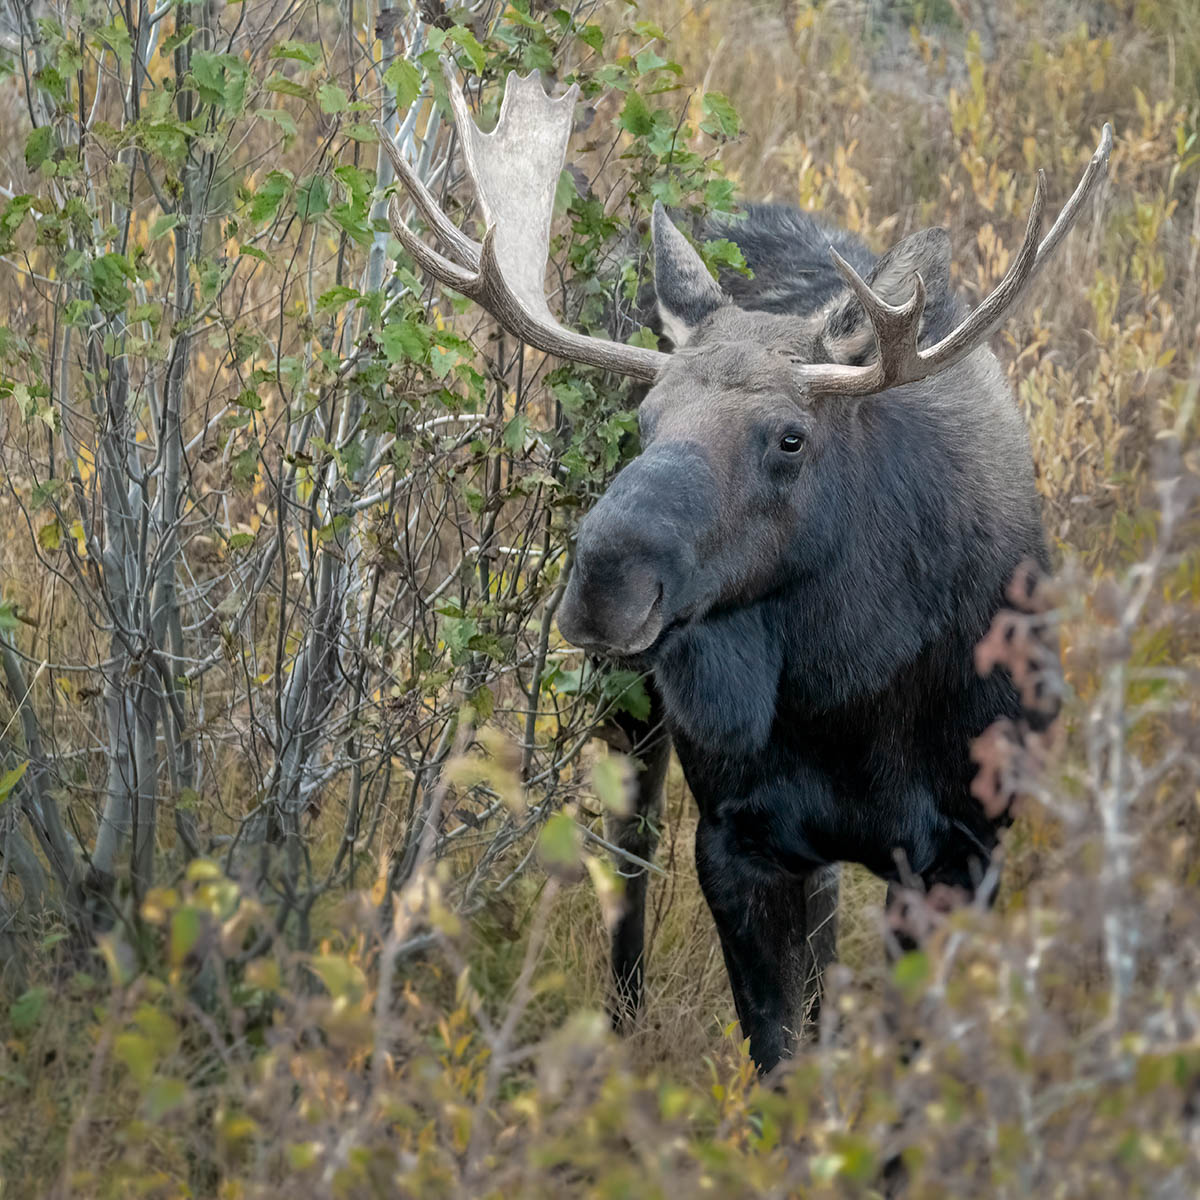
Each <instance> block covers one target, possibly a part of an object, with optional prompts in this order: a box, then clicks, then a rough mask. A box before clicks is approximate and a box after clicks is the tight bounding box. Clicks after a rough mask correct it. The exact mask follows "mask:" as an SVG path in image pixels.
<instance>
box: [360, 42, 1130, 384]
mask: <svg viewBox="0 0 1200 1200" xmlns="http://www.w3.org/2000/svg"><path fill="white" fill-rule="evenodd" d="M446 81H447V85H448V87H449V90H450V101H451V104H452V105H453V107H454V121H455V125H456V126H457V128H458V132H459V136H460V137H461V139H462V144H463V149H464V152H465V154H466V160H467V170H468V172H469V173H470V175H471V177H472V179H473V180H474V181H475V188H476V191H477V192H478V194H479V201H480V204H481V206H482V208H483V215H484V221H485V225H486V230H487V232H486V233H485V234H484V237H483V241H482V243H480V242H476V241H475V240H474V239H472V238H469V237H468V236H467V235H466V234H464V233H463V232H462V230H460V229H459V228H458V227H457V226H456V225H455V224H454V223H453V222H452V221H451V220H450V218H449V217H447V216H446V214H445V213H444V212H442V210H441V209H440V208H439V207H438V204H437V201H436V200H434V198H433V196H432V195H430V193H429V190H428V189H427V188H426V187H425V185H424V184H423V183H422V182H421V181H420V180H419V179H418V178H417V176H416V174H415V172H414V171H413V170H412V169H411V168H410V167H409V165H408V163H407V162H406V161H405V159H404V156H403V155H402V154H401V153H400V151H399V150H398V149H397V148H396V146H395V144H394V143H393V142H392V139H391V138H390V137H389V136H388V133H387V131H386V130H385V129H384V127H383V125H382V124H379V123H378V122H377V123H376V128H377V129H378V130H379V135H380V139H381V142H382V144H383V148H384V150H385V151H386V152H387V154H388V156H389V158H391V160H392V165H393V166H394V167H395V169H396V174H397V176H398V177H399V178H400V179H401V180H402V181H403V183H404V185H405V187H406V188H407V189H408V191H409V193H410V194H411V195H412V198H413V200H414V202H415V203H416V205H417V208H418V209H420V211H421V214H422V215H423V216H424V217H425V219H426V221H428V223H429V225H430V227H431V228H432V229H433V230H434V231H435V232H436V233H437V234H438V236H439V237H440V238H441V239H442V240H443V241H444V242H445V243H446V245H447V246H448V247H449V249H450V252H451V253H452V254H453V255H454V259H455V260H457V261H454V260H452V259H449V258H446V257H444V256H443V255H441V254H439V253H437V252H436V251H435V250H432V249H430V248H429V247H428V246H427V245H425V243H424V242H422V241H421V239H420V238H419V237H417V235H416V234H415V233H413V231H412V230H411V229H409V228H408V226H407V225H406V224H405V223H404V221H403V220H402V219H401V216H400V209H399V205H398V203H397V202H396V200H395V198H393V199H392V203H391V206H390V208H389V210H388V215H389V218H390V220H391V226H392V232H393V233H394V234H395V236H396V238H397V240H398V241H399V242H400V243H401V245H403V246H404V248H405V249H406V250H407V251H408V252H409V254H411V255H412V257H413V259H414V260H415V261H416V262H417V264H418V265H419V266H420V267H422V269H424V270H425V271H427V272H428V273H429V274H430V275H432V276H433V277H434V278H435V279H437V280H440V281H441V282H442V283H444V284H446V285H447V286H449V287H452V288H453V289H454V290H455V291H457V292H461V293H462V294H463V295H464V296H468V297H469V298H470V299H472V300H474V301H475V302H476V303H477V304H479V305H480V306H481V307H482V308H484V309H486V310H487V311H488V312H489V313H491V314H492V316H493V317H495V318H496V320H497V321H498V322H499V323H500V325H501V326H502V327H503V328H505V329H507V330H508V331H509V332H510V333H512V334H514V335H515V336H517V337H519V338H521V339H522V340H523V341H525V342H527V343H528V344H529V345H531V346H536V347H537V348H538V349H539V350H544V351H545V352H546V353H547V354H553V355H555V356H557V357H559V358H565V359H568V360H570V361H572V362H580V363H586V364H588V365H589V366H593V367H602V368H604V369H606V370H610V371H616V372H618V373H619V374H622V375H628V376H630V377H631V378H634V379H639V380H643V381H645V382H647V383H650V382H653V381H654V380H655V379H656V378H657V377H658V374H659V372H660V371H661V370H662V368H663V367H664V366H665V365H666V363H667V361H668V360H669V358H670V356H669V355H667V354H663V353H661V352H660V351H657V350H647V349H644V348H642V347H640V346H626V345H623V344H622V343H620V342H609V341H604V340H603V339H601V338H593V337H589V336H587V335H586V334H581V333H575V332H573V331H571V330H569V329H564V328H563V326H562V325H560V324H559V323H558V321H556V320H555V319H554V316H553V315H552V314H551V312H550V308H549V306H548V305H547V303H546V295H545V291H544V284H545V274H546V259H547V256H548V254H549V248H550V221H551V217H552V216H553V212H554V193H555V190H556V188H557V186H558V179H559V176H560V174H561V173H562V169H563V163H564V162H565V161H566V156H567V142H568V140H569V139H570V136H571V123H572V118H573V114H574V109H575V99H576V97H577V95H578V93H579V88H578V86H577V85H572V86H571V87H570V88H569V89H568V91H567V92H566V94H565V95H563V96H560V97H559V98H558V99H551V98H550V97H549V96H547V95H546V92H545V90H544V89H543V87H542V83H541V77H540V75H539V73H538V72H537V71H534V72H533V73H532V74H530V75H528V76H526V77H525V78H524V79H522V78H521V77H520V76H519V75H517V74H516V72H515V71H513V72H510V73H509V76H508V78H507V80H506V81H505V85H504V98H503V100H502V101H501V104H500V119H499V121H498V122H497V124H496V128H495V129H494V130H493V131H492V132H491V133H481V132H480V130H479V127H478V126H477V125H476V124H475V121H474V119H473V118H472V116H471V113H470V110H469V109H468V107H467V102H466V100H465V98H464V97H463V93H462V88H461V87H460V86H459V84H458V80H457V78H456V77H455V75H454V73H453V69H452V68H451V66H450V64H446ZM1111 149H1112V128H1111V126H1109V125H1107V124H1106V125H1105V126H1104V131H1103V133H1102V135H1101V138H1100V145H1099V146H1098V147H1097V149H1096V153H1095V154H1093V155H1092V159H1091V162H1090V163H1088V166H1087V170H1086V171H1085V172H1084V174H1083V178H1082V179H1081V180H1080V181H1079V186H1078V187H1076V189H1075V191H1074V193H1073V195H1072V196H1071V198H1070V200H1068V201H1067V203H1066V205H1065V206H1064V208H1063V210H1062V212H1061V213H1059V215H1058V219H1057V220H1056V221H1055V222H1054V225H1053V226H1052V228H1051V230H1050V232H1049V233H1048V234H1047V235H1046V237H1045V239H1044V240H1043V241H1042V242H1041V243H1039V242H1038V234H1039V233H1040V232H1041V223H1042V210H1043V208H1044V207H1045V197H1046V179H1045V175H1044V173H1043V172H1041V171H1039V172H1038V180H1037V190H1036V192H1035V194H1034V199H1033V206H1032V208H1031V210H1030V214H1029V224H1028V227H1027V229H1026V232H1025V241H1024V243H1023V244H1022V246H1021V249H1020V251H1019V252H1018V253H1017V255H1016V257H1015V258H1014V259H1013V262H1012V265H1011V266H1010V267H1009V269H1008V272H1007V274H1006V275H1005V276H1004V278H1003V279H1002V280H1001V281H1000V283H999V284H997V286H996V289H995V291H993V292H992V293H991V294H990V295H989V296H988V297H987V298H986V299H985V300H984V301H983V302H982V303H981V304H980V305H979V307H978V308H977V309H975V311H974V312H972V313H971V315H970V316H968V317H967V318H966V319H965V320H964V321H963V322H962V323H961V324H960V325H959V326H958V327H957V328H956V329H954V330H953V331H952V332H951V333H949V334H948V335H947V336H946V337H944V338H943V339H942V340H941V341H940V342H938V343H937V344H936V345H933V346H930V347H929V348H928V349H926V350H920V349H918V347H917V339H918V336H919V332H920V328H921V317H922V315H923V313H924V310H925V284H924V282H923V281H922V279H921V277H920V275H919V274H918V275H915V276H914V286H913V294H912V297H911V299H909V300H908V301H907V303H905V304H901V305H892V304H889V303H888V302H887V301H886V300H884V299H882V298H881V297H880V296H879V295H878V294H877V293H876V292H874V291H873V290H872V289H871V287H870V286H869V285H868V284H867V283H865V282H864V281H863V279H862V278H861V276H859V275H858V273H857V272H856V271H855V270H854V268H853V267H851V266H850V264H849V263H847V262H846V261H845V259H843V258H842V257H841V255H839V254H838V253H837V251H836V250H833V249H832V248H831V249H830V254H831V255H832V256H833V261H834V265H835V266H836V267H837V269H838V270H839V271H840V272H841V274H842V276H843V277H844V278H845V280H846V283H847V284H848V285H849V287H850V288H851V290H852V291H853V292H854V294H855V295H856V296H857V297H858V299H859V301H860V302H861V304H862V306H863V308H864V309H865V310H866V314H867V318H868V320H869V321H870V322H871V328H872V330H873V331H874V334H875V341H876V345H877V348H878V357H877V358H876V360H875V361H874V362H871V363H868V364H866V365H864V366H848V365H844V364H841V363H798V364H796V365H795V367H794V377H797V378H798V379H799V381H800V382H801V383H802V384H804V385H805V386H806V387H807V389H808V390H809V391H810V392H812V393H814V394H816V393H820V394H825V395H839V396H870V395H873V394H875V393H876V392H882V391H884V390H885V389H887V388H891V387H897V386H898V385H900V384H903V383H915V382H917V381H918V380H921V379H927V378H928V377H929V376H931V375H935V374H937V373H938V372H940V371H944V370H946V368H947V367H950V366H952V365H953V364H954V363H956V362H958V361H959V360H960V359H962V358H963V357H965V356H966V355H967V354H969V353H970V352H971V351H972V350H974V349H975V348H976V347H977V346H979V345H980V344H981V343H983V342H984V341H986V339H987V338H989V337H990V336H991V335H992V334H993V333H994V332H995V331H996V330H997V329H998V328H999V327H1000V326H1001V325H1002V324H1003V323H1004V321H1005V319H1006V318H1007V317H1008V315H1009V313H1010V312H1011V310H1012V308H1013V305H1014V304H1015V303H1016V301H1017V299H1018V298H1019V297H1020V295H1021V293H1022V292H1023V291H1024V289H1025V287H1026V286H1027V284H1028V283H1029V281H1030V280H1031V279H1032V278H1033V276H1034V275H1035V274H1036V272H1037V271H1038V270H1039V269H1040V268H1041V267H1042V266H1043V265H1044V264H1045V262H1046V260H1047V259H1049V258H1050V256H1051V255H1052V254H1053V253H1054V251H1055V250H1056V249H1057V248H1058V246H1059V244H1060V243H1061V242H1062V240H1063V238H1064V237H1065V236H1066V234H1067V232H1068V230H1069V229H1070V228H1071V226H1072V225H1074V223H1075V222H1076V220H1077V219H1078V218H1079V215H1080V213H1081V212H1082V211H1083V208H1084V205H1085V203H1086V201H1087V199H1088V197H1089V196H1090V195H1091V193H1092V192H1093V191H1094V190H1095V187H1096V185H1097V184H1098V183H1099V182H1100V180H1101V179H1102V178H1103V177H1104V175H1105V174H1106V173H1107V171H1108V156H1109V152H1110V151H1111Z"/></svg>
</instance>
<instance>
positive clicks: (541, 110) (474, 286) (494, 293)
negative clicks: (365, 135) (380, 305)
mask: <svg viewBox="0 0 1200 1200" xmlns="http://www.w3.org/2000/svg"><path fill="white" fill-rule="evenodd" d="M446 82H447V85H448V86H449V89H450V101H451V103H452V104H453V106H454V122H455V125H456V126H457V127H458V133H459V137H461V138H462V144H463V150H464V152H465V154H466V159H467V170H468V171H469V172H470V175H471V178H472V179H473V180H474V181H475V189H476V191H477V192H478V194H479V202H480V205H481V206H482V208H483V217H484V222H485V224H486V229H487V232H486V233H485V234H484V235H483V242H482V243H479V242H476V241H474V240H473V239H471V238H469V237H467V236H466V234H464V233H463V232H462V231H461V230H460V229H459V228H458V227H457V226H456V225H454V223H453V222H452V221H451V220H450V218H449V217H447V216H446V214H445V213H444V212H442V210H441V209H440V208H439V207H438V205H437V202H436V201H435V200H434V198H433V197H432V196H431V195H430V194H429V191H428V189H427V188H426V187H425V185H424V184H423V183H422V182H421V181H420V180H419V179H418V178H417V177H416V174H415V173H414V172H413V171H412V169H411V168H410V167H409V165H408V163H407V162H405V160H404V156H403V155H402V154H401V153H400V151H399V150H398V149H397V148H396V146H395V144H394V143H393V142H392V139H391V138H390V137H389V136H388V135H387V132H386V131H385V130H384V128H383V126H382V125H378V124H377V128H378V129H379V133H380V138H381V139H382V142H383V148H384V149H385V150H386V151H387V154H388V157H389V158H391V160H392V165H393V166H394V167H395V168H396V174H397V175H398V176H399V177H400V178H401V179H402V180H403V181H404V185H405V186H406V187H407V188H408V190H409V192H410V194H411V195H412V198H413V200H414V201H415V202H416V205H417V207H418V208H419V209H420V210H421V213H422V215H423V216H424V217H425V219H426V220H427V221H428V222H429V224H430V226H431V227H432V228H433V229H434V230H435V231H436V232H437V233H438V234H439V236H440V237H441V238H442V239H443V240H444V241H445V242H446V244H447V245H448V246H449V247H450V250H451V252H452V253H453V254H454V255H455V256H456V257H457V258H458V259H459V260H460V262H451V261H450V260H449V259H448V258H444V257H443V256H442V255H440V254H438V253H436V252H435V251H433V250H431V249H430V248H429V247H428V246H426V245H425V243H424V242H422V241H421V239H420V238H419V237H417V235H416V234H415V233H413V231H412V230H411V229H409V228H408V226H407V225H405V223H404V221H403V220H402V219H401V217H400V210H399V206H398V205H397V203H396V201H395V199H394V198H393V200H392V203H391V206H390V207H389V210H388V216H389V218H390V220H391V226H392V232H393V233H394V234H395V235H396V239H397V240H398V241H399V242H400V244H401V245H403V246H404V248H405V249H406V250H407V251H408V252H409V254H411V255H412V256H413V258H414V259H415V260H416V262H417V263H418V264H419V265H420V266H421V267H422V268H423V269H424V270H426V271H427V272H428V273H429V274H430V275H432V276H433V277H434V278H435V279H438V280H440V281H441V282H442V283H444V284H446V285H448V286H449V287H452V288H453V289H454V290H455V291H457V292H462V294H463V295H464V296H469V297H470V298H471V299H472V300H474V301H475V302H476V303H477V304H479V305H480V306H481V307H482V308H484V309H486V310H487V311H488V312H490V313H491V314H492V316H494V317H495V318H496V320H497V321H499V323H500V324H501V325H502V326H503V327H504V328H505V329H507V330H508V331H509V332H510V333H512V334H515V335H516V336H517V337H519V338H521V339H522V340H523V341H526V342H528V343H529V344H530V345H531V346H536V347H537V348H538V349H539V350H545V351H546V353H547V354H553V355H556V356H557V357H559V358H565V359H569V360H571V361H572V362H581V363H587V364H588V365H589V366H593V367H603V368H605V369H606V370H610V371H616V372H618V373H620V374H622V375H629V376H631V377H632V378H634V379H641V380H645V381H646V382H650V381H652V380H653V379H655V378H656V377H657V375H658V373H659V371H661V370H662V368H663V366H664V365H665V363H666V361H667V359H668V357H669V355H666V354H663V353H661V352H660V351H658V350H647V349H644V348H643V347H641V346H626V345H623V344H622V343H620V342H607V341H604V340H603V339H601V338H592V337H588V336H587V335H586V334H582V333H574V332H572V331H571V330H569V329H564V328H563V327H562V326H561V325H560V324H559V323H558V322H557V321H556V320H555V319H554V317H553V316H552V315H551V312H550V309H549V306H548V305H547V304H546V295H545V291H544V290H543V289H544V282H545V275H546V258H547V256H548V255H549V253H550V220H551V217H552V216H553V215H554V193H555V189H556V188H557V186H558V178H559V176H560V175H561V174H562V169H563V163H564V162H565V161H566V157H567V142H568V140H569V139H570V136H571V123H572V120H573V117H574V112H575V98H576V96H577V95H578V94H579V88H578V85H574V84H573V85H572V86H571V87H570V89H569V90H568V91H567V93H566V94H565V95H564V96H560V97H559V98H558V99H557V100H553V99H551V98H550V97H549V96H547V95H546V93H545V91H544V89H543V88H542V83H541V78H540V75H539V73H538V72H537V71H534V72H533V73H532V74H531V75H528V76H526V77H525V78H524V79H522V78H521V77H520V76H519V75H518V74H517V73H516V72H515V71H512V72H510V73H509V76H508V79H507V80H506V81H505V84H504V99H503V100H502V101H501V104H500V120H499V121H498V122H497V124H496V128H495V129H494V130H493V131H492V132H491V133H481V132H480V130H479V127H478V126H477V125H476V124H475V121H474V119H473V118H472V116H471V113H470V110H469V109H468V108H467V102H466V100H465V98H464V97H463V93H462V88H460V87H459V85H458V80H457V79H456V78H455V76H454V74H453V71H452V69H451V68H450V66H449V65H448V64H447V66H446ZM460 263H461V264H462V265H460Z"/></svg>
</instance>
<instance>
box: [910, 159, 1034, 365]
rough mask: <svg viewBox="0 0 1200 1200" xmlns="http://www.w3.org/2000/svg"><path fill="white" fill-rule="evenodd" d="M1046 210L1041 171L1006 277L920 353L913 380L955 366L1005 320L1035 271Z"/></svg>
mask: <svg viewBox="0 0 1200 1200" xmlns="http://www.w3.org/2000/svg"><path fill="white" fill-rule="evenodd" d="M1045 209H1046V172H1045V171H1041V170H1039V171H1038V173H1037V186H1036V187H1035V188H1034V192H1033V204H1032V205H1030V208H1029V223H1028V224H1027V225H1026V226H1025V240H1024V241H1023V242H1022V243H1021V249H1020V250H1018V251H1017V254H1016V257H1015V258H1014V259H1013V260H1012V262H1011V263H1010V264H1009V267H1008V270H1007V271H1006V272H1005V273H1004V278H1003V279H1001V280H1000V282H999V283H998V284H997V285H996V288H995V290H994V291H993V292H992V294H991V295H990V296H988V297H987V298H986V299H985V300H984V301H983V302H982V303H981V304H980V305H979V307H978V308H977V309H976V310H975V311H974V312H973V313H972V314H971V315H970V316H969V317H967V319H966V320H965V321H963V322H962V324H961V325H958V326H956V327H955V328H954V329H952V330H951V331H950V332H949V333H948V334H947V335H946V336H945V337H944V338H942V340H941V341H940V342H938V343H937V344H936V345H933V346H930V347H929V349H928V350H926V351H924V352H922V353H921V354H919V355H918V356H917V357H918V359H919V360H920V364H921V368H922V370H921V373H920V374H919V375H916V376H914V379H924V378H926V377H927V376H929V375H932V374H933V373H934V372H935V371H942V370H945V369H946V368H947V367H949V366H952V365H953V364H954V363H956V362H958V360H959V359H960V358H962V357H964V356H965V355H967V354H969V353H970V352H971V351H972V350H973V349H974V348H975V347H976V346H978V345H979V344H980V343H981V342H983V341H985V340H986V339H987V338H989V337H991V335H992V334H993V333H995V332H996V330H997V329H999V328H1000V326H1001V325H1002V324H1003V323H1004V321H1005V319H1006V318H1007V317H1008V312H1009V309H1010V308H1011V307H1012V306H1013V304H1014V303H1015V301H1016V299H1017V297H1018V296H1019V295H1020V294H1021V291H1022V290H1023V289H1024V287H1025V285H1026V284H1027V283H1028V282H1029V279H1030V277H1031V276H1032V274H1033V268H1034V265H1035V264H1036V262H1037V256H1038V235H1039V234H1040V233H1041V232H1042V214H1043V212H1045Z"/></svg>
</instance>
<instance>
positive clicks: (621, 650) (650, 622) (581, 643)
mask: <svg viewBox="0 0 1200 1200" xmlns="http://www.w3.org/2000/svg"><path fill="white" fill-rule="evenodd" d="M572 599H574V598H573V597H568V603H567V604H565V605H564V609H563V611H562V612H560V614H559V621H558V627H559V630H560V632H561V633H562V635H563V637H565V638H566V640H567V641H568V642H570V643H571V644H572V645H573V646H578V647H579V648H580V649H581V650H586V651H587V652H588V653H589V654H604V655H608V656H610V657H615V658H633V657H635V656H637V655H642V654H645V652H646V651H647V650H650V649H651V648H652V647H653V646H654V645H655V643H656V642H658V641H659V639H660V637H661V635H662V634H663V633H664V632H665V630H664V624H665V623H664V621H663V585H662V584H661V583H659V584H657V585H656V587H655V592H654V599H653V600H652V601H651V602H650V605H649V607H648V608H646V609H645V610H643V615H642V616H641V619H640V620H638V621H636V623H634V625H633V629H632V630H631V631H630V632H629V633H628V634H625V635H624V636H620V634H618V632H617V631H618V630H621V631H622V632H623V630H624V629H625V628H628V625H627V623H626V622H625V621H623V620H620V619H617V620H614V621H606V622H604V624H605V625H607V626H608V628H607V629H604V630H601V629H600V628H598V627H597V624H596V623H594V622H593V621H589V620H587V618H586V617H585V618H584V619H583V620H582V621H581V620H580V619H579V615H580V614H579V612H578V607H579V606H578V603H577V602H576V603H575V604H572V603H571V600H572ZM585 611H586V609H585Z"/></svg>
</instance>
